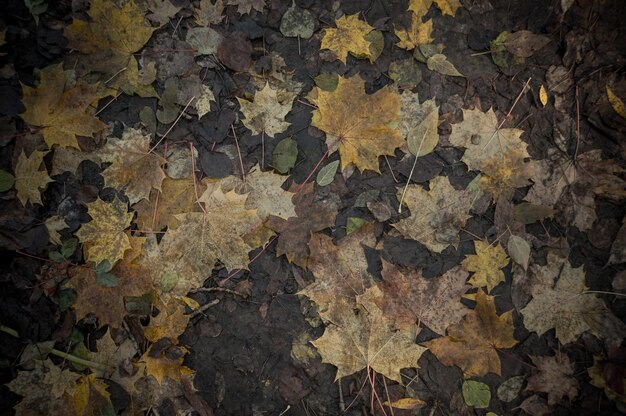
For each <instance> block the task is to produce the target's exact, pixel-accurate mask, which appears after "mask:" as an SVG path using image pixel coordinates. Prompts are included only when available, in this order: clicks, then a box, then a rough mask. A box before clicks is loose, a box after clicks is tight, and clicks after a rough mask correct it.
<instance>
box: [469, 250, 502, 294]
mask: <svg viewBox="0 0 626 416" xmlns="http://www.w3.org/2000/svg"><path fill="white" fill-rule="evenodd" d="M474 249H475V250H476V254H472V255H469V256H465V259H464V260H463V262H462V263H461V265H462V266H463V268H464V269H465V270H467V271H468V272H474V274H473V275H472V277H470V280H469V283H470V284H471V285H472V286H474V287H478V288H481V287H485V286H487V292H491V291H492V290H493V288H494V287H496V286H498V284H500V282H503V281H504V273H503V272H502V270H501V269H502V268H503V267H505V266H506V265H507V264H509V257H508V256H507V255H506V253H505V252H504V249H503V248H502V246H501V245H500V244H498V243H496V244H495V245H491V244H489V243H488V242H486V241H481V240H477V241H474Z"/></svg>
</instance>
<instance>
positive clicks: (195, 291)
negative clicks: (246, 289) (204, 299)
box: [192, 287, 248, 298]
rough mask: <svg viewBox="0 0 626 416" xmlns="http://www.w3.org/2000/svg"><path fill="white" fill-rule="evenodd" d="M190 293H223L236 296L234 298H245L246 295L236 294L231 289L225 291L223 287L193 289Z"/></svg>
mask: <svg viewBox="0 0 626 416" xmlns="http://www.w3.org/2000/svg"><path fill="white" fill-rule="evenodd" d="M192 292H194V293H197V292H224V293H230V294H231V295H236V296H240V297H242V298H247V297H248V296H247V295H244V294H243V293H241V292H237V291H236V290H232V289H227V288H225V287H200V288H198V289H193V290H192Z"/></svg>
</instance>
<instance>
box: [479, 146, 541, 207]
mask: <svg viewBox="0 0 626 416" xmlns="http://www.w3.org/2000/svg"><path fill="white" fill-rule="evenodd" d="M525 157H526V155H525V152H522V151H518V150H508V151H507V152H506V153H503V154H501V155H497V156H494V157H491V158H488V159H485V160H484V161H483V162H482V169H481V170H482V172H483V173H484V175H482V176H481V177H480V178H479V179H478V185H479V187H480V188H481V189H482V190H484V191H485V192H489V193H490V194H491V195H492V198H493V200H494V201H497V200H498V198H499V197H500V195H502V194H504V193H510V192H511V191H513V190H514V189H515V188H522V187H525V186H528V185H530V184H531V182H530V180H529V178H532V177H534V176H535V173H534V169H535V168H536V164H535V163H532V162H526V161H525V160H524V158H525Z"/></svg>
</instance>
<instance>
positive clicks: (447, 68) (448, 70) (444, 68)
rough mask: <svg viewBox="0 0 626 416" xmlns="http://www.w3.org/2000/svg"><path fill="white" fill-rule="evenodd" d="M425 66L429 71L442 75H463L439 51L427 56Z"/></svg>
mask: <svg viewBox="0 0 626 416" xmlns="http://www.w3.org/2000/svg"><path fill="white" fill-rule="evenodd" d="M426 66H427V67H428V69H430V70H431V71H435V72H439V73H440V74H442V75H450V76H452V77H462V76H464V75H463V74H461V73H460V72H459V71H458V70H457V69H456V68H455V66H454V65H452V63H451V62H450V61H448V58H447V57H446V56H445V55H443V54H441V53H436V54H434V55H433V56H430V57H428V60H427V61H426Z"/></svg>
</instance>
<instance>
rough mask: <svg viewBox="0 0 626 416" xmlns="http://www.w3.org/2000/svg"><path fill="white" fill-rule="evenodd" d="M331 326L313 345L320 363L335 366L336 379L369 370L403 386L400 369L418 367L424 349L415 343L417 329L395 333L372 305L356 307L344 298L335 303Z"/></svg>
mask: <svg viewBox="0 0 626 416" xmlns="http://www.w3.org/2000/svg"><path fill="white" fill-rule="evenodd" d="M335 304H336V305H335V308H334V309H335V314H333V325H329V326H328V327H326V330H325V331H324V335H322V337H321V338H318V339H317V340H315V341H312V343H313V345H315V347H316V348H317V349H318V351H319V353H320V355H321V356H322V362H324V363H330V364H333V365H335V366H336V367H337V376H336V377H335V380H339V379H340V378H342V377H345V376H349V375H350V374H354V373H355V372H357V371H359V370H361V369H363V368H368V369H369V368H371V369H373V370H374V371H376V372H378V373H381V374H382V375H384V376H385V377H388V378H390V379H392V380H395V381H397V382H398V383H401V384H402V377H401V375H400V369H402V368H417V360H419V358H420V356H421V355H422V354H423V353H424V351H426V348H424V347H421V346H419V345H417V344H415V333H416V326H415V325H413V326H408V327H406V328H404V329H401V330H396V329H395V328H394V325H393V321H392V320H391V319H389V318H387V317H386V316H385V315H384V314H383V312H382V311H381V310H380V309H379V308H378V307H377V306H376V305H374V304H367V305H364V306H357V305H356V304H355V303H354V302H351V301H349V300H348V299H345V298H338V299H336V300H335Z"/></svg>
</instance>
